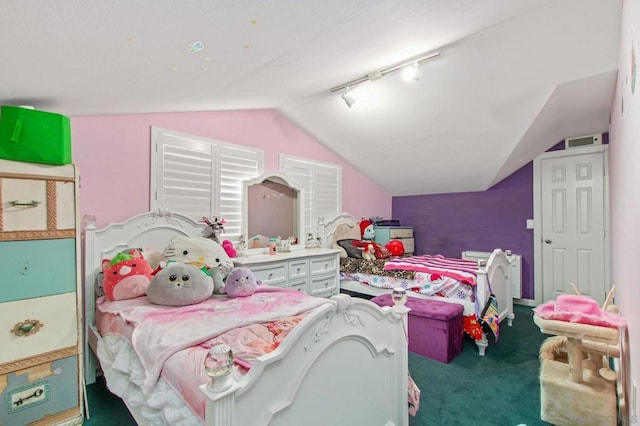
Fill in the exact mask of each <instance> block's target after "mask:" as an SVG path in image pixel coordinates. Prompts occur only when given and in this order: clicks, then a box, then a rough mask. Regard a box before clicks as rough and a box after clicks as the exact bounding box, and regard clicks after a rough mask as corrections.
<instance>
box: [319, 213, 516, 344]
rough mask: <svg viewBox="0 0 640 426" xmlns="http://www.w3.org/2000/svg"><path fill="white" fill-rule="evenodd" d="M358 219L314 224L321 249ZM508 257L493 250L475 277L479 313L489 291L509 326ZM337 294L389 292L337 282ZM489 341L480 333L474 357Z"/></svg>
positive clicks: (471, 309) (470, 308)
mask: <svg viewBox="0 0 640 426" xmlns="http://www.w3.org/2000/svg"><path fill="white" fill-rule="evenodd" d="M358 222H360V220H359V219H356V218H355V217H354V216H352V215H350V214H349V213H342V214H340V215H339V216H337V217H335V218H333V219H331V220H329V221H324V219H323V218H320V220H319V222H318V235H319V236H320V238H321V239H322V245H323V246H324V247H332V244H333V233H334V232H335V230H336V228H337V227H338V226H339V225H341V224H343V223H346V224H348V225H350V226H355V227H358ZM510 262H511V260H510V256H508V255H507V254H506V253H505V252H503V251H502V250H501V249H495V250H494V251H493V252H492V253H491V255H490V256H489V259H488V260H486V261H485V260H479V261H478V274H477V293H476V297H477V299H478V306H479V309H482V308H483V307H484V305H485V303H486V301H487V300H489V296H490V295H491V293H492V291H493V294H494V295H495V296H496V298H497V299H498V308H499V309H500V314H499V315H500V322H502V321H503V320H504V319H506V320H507V324H508V325H509V326H511V325H512V324H513V319H514V318H515V315H514V313H513V298H512V296H511V283H510V274H511V270H512V268H511V267H510ZM489 283H491V290H489ZM340 290H346V291H348V292H353V293H357V294H363V295H368V296H378V295H381V294H386V293H390V292H391V290H388V289H382V288H377V287H372V286H370V285H365V284H361V283H359V282H358V281H351V280H343V279H341V280H340ZM408 294H409V296H413V297H419V298H425V299H437V300H440V301H443V302H448V303H459V304H461V305H463V306H464V314H465V315H470V314H473V313H475V312H476V307H475V304H474V303H469V302H465V301H460V300H455V299H447V298H443V297H438V296H427V295H423V294H419V293H412V292H409V293H408ZM488 344H489V341H488V339H487V335H486V333H483V337H482V339H481V340H476V345H477V346H478V353H479V354H480V355H482V356H484V355H485V352H486V349H487V346H488Z"/></svg>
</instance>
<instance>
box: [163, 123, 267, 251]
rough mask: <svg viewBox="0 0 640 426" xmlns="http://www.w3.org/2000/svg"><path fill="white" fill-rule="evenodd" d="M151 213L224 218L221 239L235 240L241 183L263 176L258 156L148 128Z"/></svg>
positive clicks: (257, 152) (239, 218)
mask: <svg viewBox="0 0 640 426" xmlns="http://www.w3.org/2000/svg"><path fill="white" fill-rule="evenodd" d="M151 140H152V156H151V190H152V192H151V195H152V196H151V210H156V209H166V210H169V211H173V212H177V213H182V214H185V215H187V216H189V217H190V218H192V219H194V220H198V221H199V220H202V217H203V216H205V217H208V218H211V217H214V216H217V217H219V218H222V219H224V220H225V222H226V223H225V225H224V234H223V236H222V238H223V239H228V240H232V241H237V240H238V239H239V236H240V233H241V224H242V181H243V180H247V179H253V178H256V177H257V176H259V175H260V174H261V173H262V167H263V166H262V164H263V156H264V155H263V152H262V151H261V150H256V149H252V148H248V147H242V146H239V145H232V144H228V143H225V142H221V141H216V140H211V139H206V138H202V137H199V136H192V135H185V134H181V133H177V132H172V131H168V130H164V129H159V128H155V127H152V129H151Z"/></svg>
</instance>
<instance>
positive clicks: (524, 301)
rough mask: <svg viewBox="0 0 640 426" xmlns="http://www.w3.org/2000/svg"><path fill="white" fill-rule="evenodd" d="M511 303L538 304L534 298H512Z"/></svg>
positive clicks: (533, 305)
mask: <svg viewBox="0 0 640 426" xmlns="http://www.w3.org/2000/svg"><path fill="white" fill-rule="evenodd" d="M513 303H514V304H515V305H524V306H532V307H535V306H538V304H537V303H536V301H535V300H533V299H513Z"/></svg>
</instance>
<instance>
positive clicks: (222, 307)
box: [97, 286, 327, 389]
mask: <svg viewBox="0 0 640 426" xmlns="http://www.w3.org/2000/svg"><path fill="white" fill-rule="evenodd" d="M324 303H327V301H326V300H324V299H321V298H315V297H311V296H308V295H306V294H304V293H302V292H299V291H296V290H290V289H281V288H276V287H267V286H265V287H259V288H258V291H256V293H255V294H253V295H251V296H249V297H242V298H235V299H230V298H227V297H224V298H211V299H208V300H206V301H204V302H201V303H198V304H196V305H190V306H182V307H167V306H158V305H153V304H151V303H150V302H149V300H148V299H147V298H146V297H139V298H135V299H129V300H120V301H116V302H110V301H108V300H106V299H104V298H103V299H100V300H99V301H98V303H97V308H98V310H99V311H101V312H102V313H110V314H117V315H118V316H120V317H121V318H122V319H123V320H124V321H126V322H127V323H129V324H131V325H133V331H132V332H131V334H130V336H122V337H124V338H129V339H130V343H131V345H132V346H133V349H134V350H135V352H136V354H137V355H138V358H139V359H140V362H141V364H142V367H143V369H144V376H145V377H144V382H143V388H145V389H151V388H153V386H155V384H156V382H157V380H158V377H159V376H160V373H161V371H162V369H163V366H164V363H165V361H166V360H167V359H168V358H169V357H171V356H172V355H173V354H176V353H177V352H179V351H181V350H183V349H186V348H189V347H192V346H195V345H199V344H202V343H204V342H207V341H208V340H210V339H212V338H214V337H216V336H219V335H221V334H223V333H225V332H227V331H229V330H232V329H235V328H238V327H243V326H247V325H250V324H255V323H264V322H269V321H274V320H277V319H279V318H283V317H288V316H292V315H297V314H300V313H303V312H306V311H309V310H311V309H314V308H316V307H318V306H320V305H322V304H324ZM107 333H108V331H107ZM200 365H201V364H200Z"/></svg>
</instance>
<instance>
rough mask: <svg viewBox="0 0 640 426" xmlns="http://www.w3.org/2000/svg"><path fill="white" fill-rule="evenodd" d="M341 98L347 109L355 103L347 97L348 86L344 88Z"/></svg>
mask: <svg viewBox="0 0 640 426" xmlns="http://www.w3.org/2000/svg"><path fill="white" fill-rule="evenodd" d="M341 98H342V100H343V101H344V103H345V104H347V106H348V107H349V108H351V107H352V106H353V104H355V103H356V100H355V99H353V98H352V97H351V96H349V86H347V87H345V88H344V93H343V94H342V96H341Z"/></svg>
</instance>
